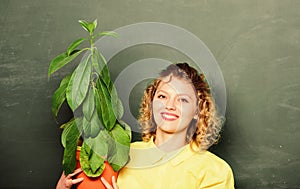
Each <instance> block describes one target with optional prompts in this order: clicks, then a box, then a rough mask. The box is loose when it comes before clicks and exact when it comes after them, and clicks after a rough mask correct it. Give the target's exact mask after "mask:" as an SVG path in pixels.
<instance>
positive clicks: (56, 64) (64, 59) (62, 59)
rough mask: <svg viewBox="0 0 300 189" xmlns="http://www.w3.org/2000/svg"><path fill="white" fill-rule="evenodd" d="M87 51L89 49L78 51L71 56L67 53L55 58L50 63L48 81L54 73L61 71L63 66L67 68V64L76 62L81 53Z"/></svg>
mask: <svg viewBox="0 0 300 189" xmlns="http://www.w3.org/2000/svg"><path fill="white" fill-rule="evenodd" d="M85 50H87V49H82V50H80V51H77V52H76V53H74V54H72V55H70V56H68V55H67V53H62V54H60V55H58V56H57V57H55V58H54V59H53V60H52V61H51V62H50V66H49V69H48V79H49V78H50V76H51V75H52V74H53V73H54V72H56V71H57V70H59V69H60V68H62V67H63V66H65V65H66V64H68V63H69V62H71V61H72V60H74V59H75V58H76V57H77V56H78V55H79V54H80V53H82V52H83V51H85Z"/></svg>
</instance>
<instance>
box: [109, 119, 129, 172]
mask: <svg viewBox="0 0 300 189" xmlns="http://www.w3.org/2000/svg"><path fill="white" fill-rule="evenodd" d="M110 135H111V137H112V140H113V142H110V143H109V145H110V148H109V149H110V151H109V155H108V162H109V163H110V165H111V166H112V168H113V169H114V171H119V170H120V169H121V168H122V167H124V166H125V165H126V163H127V161H128V158H129V147H130V141H131V139H130V137H129V136H128V133H127V131H125V130H124V129H123V127H122V126H121V125H120V124H119V123H116V125H115V126H114V128H113V129H112V130H111V132H110Z"/></svg>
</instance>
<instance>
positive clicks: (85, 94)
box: [48, 20, 131, 189]
mask: <svg viewBox="0 0 300 189" xmlns="http://www.w3.org/2000/svg"><path fill="white" fill-rule="evenodd" d="M79 23H80V25H81V26H82V28H83V29H84V30H86V31H87V32H88V33H89V35H88V37H87V38H80V39H77V40H75V41H74V42H73V43H71V44H70V45H69V46H68V48H67V50H66V52H64V53H62V54H60V55H58V56H56V57H55V58H54V59H53V60H52V61H51V62H50V66H49V70H48V79H49V78H50V76H51V75H52V74H53V73H55V72H56V71H58V70H60V69H61V68H62V67H64V66H65V65H67V64H68V63H70V62H73V60H75V58H76V57H78V56H79V55H80V54H82V53H84V52H85V54H84V56H83V58H82V59H81V61H80V62H79V64H78V65H77V66H76V68H75V69H74V70H73V71H72V72H71V73H70V74H69V75H66V76H65V77H64V78H63V79H62V80H61V82H60V85H59V87H58V88H57V90H56V91H55V92H54V94H53V98H52V112H53V114H54V117H55V118H56V117H57V115H58V113H59V110H60V108H61V106H62V104H63V103H64V102H65V101H66V102H67V104H68V106H69V107H70V109H71V110H72V112H73V117H72V118H71V119H70V120H69V121H68V122H67V123H64V124H62V125H61V128H62V129H63V131H62V135H61V142H62V145H63V147H64V155H63V161H62V167H63V171H64V172H65V174H66V175H67V174H70V173H72V172H73V171H74V170H75V168H76V167H78V166H81V168H82V169H83V173H82V174H81V175H80V176H83V177H85V179H84V181H83V182H82V183H80V184H79V185H78V188H80V187H81V186H82V188H85V187H86V182H87V180H90V181H94V182H98V183H96V184H95V186H96V187H97V188H101V187H100V186H101V185H102V183H101V181H100V179H98V177H99V176H100V175H101V174H103V173H105V172H107V171H106V170H108V172H111V171H109V170H113V172H114V173H113V174H115V175H116V174H117V172H118V171H119V170H120V169H121V168H122V167H123V166H124V165H125V164H126V163H127V160H128V153H129V145H130V141H131V130H130V127H129V126H128V125H127V124H126V123H125V122H124V121H122V120H120V118H121V117H122V114H123V106H122V103H121V101H120V99H119V98H118V94H117V91H116V89H115V87H114V85H113V82H112V81H111V78H110V73H109V70H108V67H107V62H106V60H105V58H104V56H103V55H102V54H101V53H100V52H99V51H98V49H97V48H96V47H95V45H94V42H95V40H96V39H97V38H99V37H102V36H113V37H116V36H117V34H116V33H115V32H99V33H95V29H96V27H97V20H95V21H93V22H87V21H84V20H79ZM84 42H89V45H88V47H84V48H81V49H79V47H80V46H82V45H83V44H84ZM76 151H77V152H76ZM76 157H77V158H76ZM104 177H105V175H104ZM86 178H88V179H86ZM106 179H107V180H109V181H110V180H111V176H108V177H107V178H106ZM102 186H103V185H102ZM89 188H90V189H92V187H90V186H89ZM103 188H104V186H103Z"/></svg>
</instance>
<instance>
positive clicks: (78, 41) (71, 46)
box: [67, 38, 87, 56]
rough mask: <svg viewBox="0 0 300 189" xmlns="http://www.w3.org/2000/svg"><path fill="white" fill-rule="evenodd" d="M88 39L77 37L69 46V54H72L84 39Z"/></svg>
mask: <svg viewBox="0 0 300 189" xmlns="http://www.w3.org/2000/svg"><path fill="white" fill-rule="evenodd" d="M86 40H87V39H86V38H80V39H77V40H75V41H74V42H73V43H71V44H70V45H69V47H68V50H67V55H68V56H70V54H71V53H72V52H73V51H74V50H75V49H76V48H77V47H78V46H79V45H80V44H81V43H83V42H84V41H86Z"/></svg>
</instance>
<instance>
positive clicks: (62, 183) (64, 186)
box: [56, 168, 83, 189]
mask: <svg viewBox="0 0 300 189" xmlns="http://www.w3.org/2000/svg"><path fill="white" fill-rule="evenodd" d="M81 172H82V169H81V168H78V169H76V170H75V171H74V173H71V174H69V175H67V176H66V175H65V173H64V172H63V173H62V174H61V177H60V179H59V181H58V183H57V185H56V189H70V188H71V187H72V185H73V184H77V183H80V182H82V181H83V178H77V179H72V177H73V176H75V175H77V174H78V173H81Z"/></svg>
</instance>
